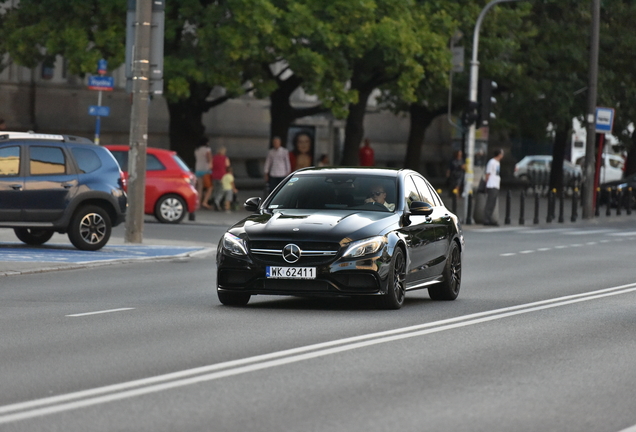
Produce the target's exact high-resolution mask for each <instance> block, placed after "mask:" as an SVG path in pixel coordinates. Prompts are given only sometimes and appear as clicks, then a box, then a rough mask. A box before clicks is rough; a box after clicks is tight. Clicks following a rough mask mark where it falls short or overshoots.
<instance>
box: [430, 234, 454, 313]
mask: <svg viewBox="0 0 636 432" xmlns="http://www.w3.org/2000/svg"><path fill="white" fill-rule="evenodd" d="M442 275H443V276H444V281H442V282H441V283H439V284H437V285H434V286H432V287H430V288H429V289H428V295H429V296H430V297H431V299H432V300H455V299H456V298H457V296H458V295H459V288H460V286H461V282H462V256H461V253H460V252H459V246H457V243H455V242H454V241H453V242H452V243H451V247H450V251H449V252H448V258H447V259H446V265H445V266H444V272H443V273H442Z"/></svg>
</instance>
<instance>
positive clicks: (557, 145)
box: [550, 120, 571, 193]
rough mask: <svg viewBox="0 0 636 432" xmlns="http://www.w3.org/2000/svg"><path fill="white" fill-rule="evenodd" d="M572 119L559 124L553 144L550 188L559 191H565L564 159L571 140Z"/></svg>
mask: <svg viewBox="0 0 636 432" xmlns="http://www.w3.org/2000/svg"><path fill="white" fill-rule="evenodd" d="M570 124H571V120H565V121H563V122H561V124H560V125H558V126H557V130H556V134H555V136H554V145H553V146H552V169H551V170H550V190H555V189H556V191H557V193H560V192H562V191H563V160H564V159H565V147H566V146H567V144H568V141H569V135H570Z"/></svg>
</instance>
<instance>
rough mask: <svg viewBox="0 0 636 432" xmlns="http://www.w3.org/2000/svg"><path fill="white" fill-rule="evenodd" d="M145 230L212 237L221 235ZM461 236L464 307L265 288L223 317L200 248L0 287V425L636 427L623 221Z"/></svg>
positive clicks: (635, 281)
mask: <svg viewBox="0 0 636 432" xmlns="http://www.w3.org/2000/svg"><path fill="white" fill-rule="evenodd" d="M147 229H148V228H147ZM150 229H156V230H158V232H157V233H153V235H155V236H158V237H161V236H164V237H166V238H165V239H164V240H166V241H168V240H171V239H172V240H174V241H175V242H176V241H178V240H179V238H186V237H187V238H192V239H193V240H192V241H194V240H195V239H199V241H200V242H201V243H205V240H203V239H207V238H210V239H211V243H212V244H215V243H216V240H215V239H214V237H215V236H217V237H216V238H217V239H218V235H220V233H221V232H222V231H223V227H221V226H199V227H195V226H186V225H183V226H180V227H177V228H174V227H172V228H171V229H170V230H167V229H166V230H165V233H163V234H162V232H163V230H164V228H163V226H161V225H157V226H156V227H154V226H153V227H152V228H150ZM175 232H178V233H179V234H174V233H175ZM465 234H466V238H467V250H466V252H465V255H464V266H463V283H462V291H461V293H460V296H459V298H458V300H457V301H455V302H433V301H431V300H430V299H429V298H428V295H427V293H426V291H416V292H411V293H409V295H408V296H407V300H406V303H405V306H404V307H403V308H402V309H401V310H399V311H382V310H376V309H375V308H374V307H373V305H372V304H371V303H369V302H365V301H360V300H357V301H353V300H349V299H336V300H324V299H323V300H311V299H301V298H286V297H266V296H264V297H255V298H253V299H252V300H251V301H250V303H249V305H248V306H247V307H244V308H230V307H224V306H221V305H220V304H219V302H218V300H217V298H216V295H215V293H214V286H215V266H214V263H213V252H209V253H208V254H198V255H195V256H192V257H188V258H178V259H175V260H170V261H162V262H153V261H143V262H136V263H131V264H121V265H116V266H108V267H95V268H87V269H76V270H68V271H58V272H52V273H41V274H23V275H19V276H6V277H4V278H2V279H0V284H1V285H0V334H1V335H2V337H1V338H0V388H2V391H1V392H0V431H29V432H31V431H47V432H48V431H66V432H68V431H203V430H205V431H347V432H349V431H396V430H400V431H510V430H515V431H526V430H527V431H536V430H550V431H621V430H624V429H625V428H629V427H632V426H633V425H636V409H635V408H636V402H635V401H636V399H635V398H634V388H636V367H634V366H635V364H636V360H635V359H636V341H635V340H634V338H633V334H634V326H635V325H636V319H635V316H636V314H635V312H634V311H635V305H636V272H635V271H634V264H633V262H634V260H633V257H634V252H633V251H634V247H635V246H636V222H635V221H633V220H621V221H611V222H610V221H602V222H597V223H590V224H577V225H569V226H567V225H565V226H564V225H560V226H559V225H554V226H551V227H540V228H537V227H532V226H528V227H519V226H516V227H509V228H508V227H501V228H493V229H485V228H483V227H474V228H470V229H467V230H466V232H465ZM175 235H176V238H174V239H173V238H172V236H175Z"/></svg>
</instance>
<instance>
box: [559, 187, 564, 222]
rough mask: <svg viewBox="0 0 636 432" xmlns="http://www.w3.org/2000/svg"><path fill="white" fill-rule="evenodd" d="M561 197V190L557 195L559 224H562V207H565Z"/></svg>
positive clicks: (562, 193)
mask: <svg viewBox="0 0 636 432" xmlns="http://www.w3.org/2000/svg"><path fill="white" fill-rule="evenodd" d="M563 195H564V192H563V190H561V192H560V193H559V223H563V222H564V218H563V209H564V206H565V203H564V199H565V197H564V196H563Z"/></svg>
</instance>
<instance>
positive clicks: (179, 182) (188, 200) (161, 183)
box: [104, 145, 199, 223]
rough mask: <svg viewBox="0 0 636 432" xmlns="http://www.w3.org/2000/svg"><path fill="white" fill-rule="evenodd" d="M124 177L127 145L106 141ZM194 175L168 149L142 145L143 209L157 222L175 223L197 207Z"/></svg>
mask: <svg viewBox="0 0 636 432" xmlns="http://www.w3.org/2000/svg"><path fill="white" fill-rule="evenodd" d="M104 147H106V148H107V149H108V150H110V151H111V153H112V154H113V156H115V159H117V162H119V166H120V167H121V169H122V170H123V172H124V175H125V176H126V179H128V151H129V150H130V147H129V146H127V145H106V146H104ZM195 185H196V177H195V176H194V174H193V173H192V171H190V168H188V166H187V165H186V164H185V162H183V160H182V159H181V158H180V157H179V156H178V155H177V153H176V152H174V151H172V150H166V149H160V148H154V147H148V148H147V149H146V198H145V202H144V213H145V214H148V215H154V216H155V217H156V218H157V220H159V222H163V223H179V222H181V221H182V220H183V218H184V217H185V215H186V214H187V213H194V212H195V211H196V210H198V209H199V193H198V192H197V190H196V187H195Z"/></svg>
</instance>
